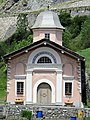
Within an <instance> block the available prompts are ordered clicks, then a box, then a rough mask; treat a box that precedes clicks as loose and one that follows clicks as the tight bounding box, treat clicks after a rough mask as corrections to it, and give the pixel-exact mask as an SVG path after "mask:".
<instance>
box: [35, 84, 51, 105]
mask: <svg viewBox="0 0 90 120" xmlns="http://www.w3.org/2000/svg"><path fill="white" fill-rule="evenodd" d="M51 92H52V91H51V87H50V85H49V84H47V83H41V84H40V85H39V86H38V88H37V102H38V104H50V103H51Z"/></svg>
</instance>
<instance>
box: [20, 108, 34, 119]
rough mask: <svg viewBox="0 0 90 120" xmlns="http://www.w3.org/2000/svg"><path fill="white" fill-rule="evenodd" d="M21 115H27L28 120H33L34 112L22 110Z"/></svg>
mask: <svg viewBox="0 0 90 120" xmlns="http://www.w3.org/2000/svg"><path fill="white" fill-rule="evenodd" d="M21 117H25V118H27V119H28V120H31V117H32V112H31V111H27V110H22V111H21Z"/></svg>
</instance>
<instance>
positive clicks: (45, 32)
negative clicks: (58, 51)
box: [32, 10, 64, 45]
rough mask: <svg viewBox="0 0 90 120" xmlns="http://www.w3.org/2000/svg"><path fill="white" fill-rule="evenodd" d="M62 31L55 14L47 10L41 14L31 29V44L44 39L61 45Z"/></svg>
mask: <svg viewBox="0 0 90 120" xmlns="http://www.w3.org/2000/svg"><path fill="white" fill-rule="evenodd" d="M63 29H64V27H63V26H62V25H61V23H60V20H59V18H58V15H57V13H55V12H53V11H49V10H47V11H44V12H41V13H40V14H39V15H38V17H37V19H36V22H35V24H34V25H33V27H32V30H33V42H36V41H39V40H41V39H43V38H45V39H49V40H51V41H53V42H56V43H57V44H59V45H62V32H63Z"/></svg>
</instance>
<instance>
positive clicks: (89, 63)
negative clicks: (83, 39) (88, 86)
mask: <svg viewBox="0 0 90 120" xmlns="http://www.w3.org/2000/svg"><path fill="white" fill-rule="evenodd" d="M78 53H79V54H80V55H82V56H84V57H85V59H86V71H87V73H88V75H89V79H90V48H87V49H84V50H81V51H79V52H78Z"/></svg>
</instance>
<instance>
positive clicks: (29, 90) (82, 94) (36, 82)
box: [4, 11, 86, 107]
mask: <svg viewBox="0 0 90 120" xmlns="http://www.w3.org/2000/svg"><path fill="white" fill-rule="evenodd" d="M63 29H64V27H63V26H62V25H61V23H60V21H59V18H58V15H57V14H56V13H55V12H53V11H44V12H41V13H40V14H39V15H38V17H37V19H36V22H35V24H34V25H33V27H32V30H33V43H32V44H31V45H28V46H26V47H24V48H22V49H20V50H18V51H15V52H12V53H10V54H7V55H5V56H4V59H5V61H6V63H7V102H9V103H11V104H18V103H19V104H21V103H22V104H37V105H61V106H64V105H65V106H66V105H67V106H68V105H71V106H75V107H82V106H83V105H84V104H86V86H85V59H84V57H82V56H80V55H79V54H77V53H75V52H73V51H71V50H69V49H67V48H65V47H64V46H63V45H62V32H63Z"/></svg>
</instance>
